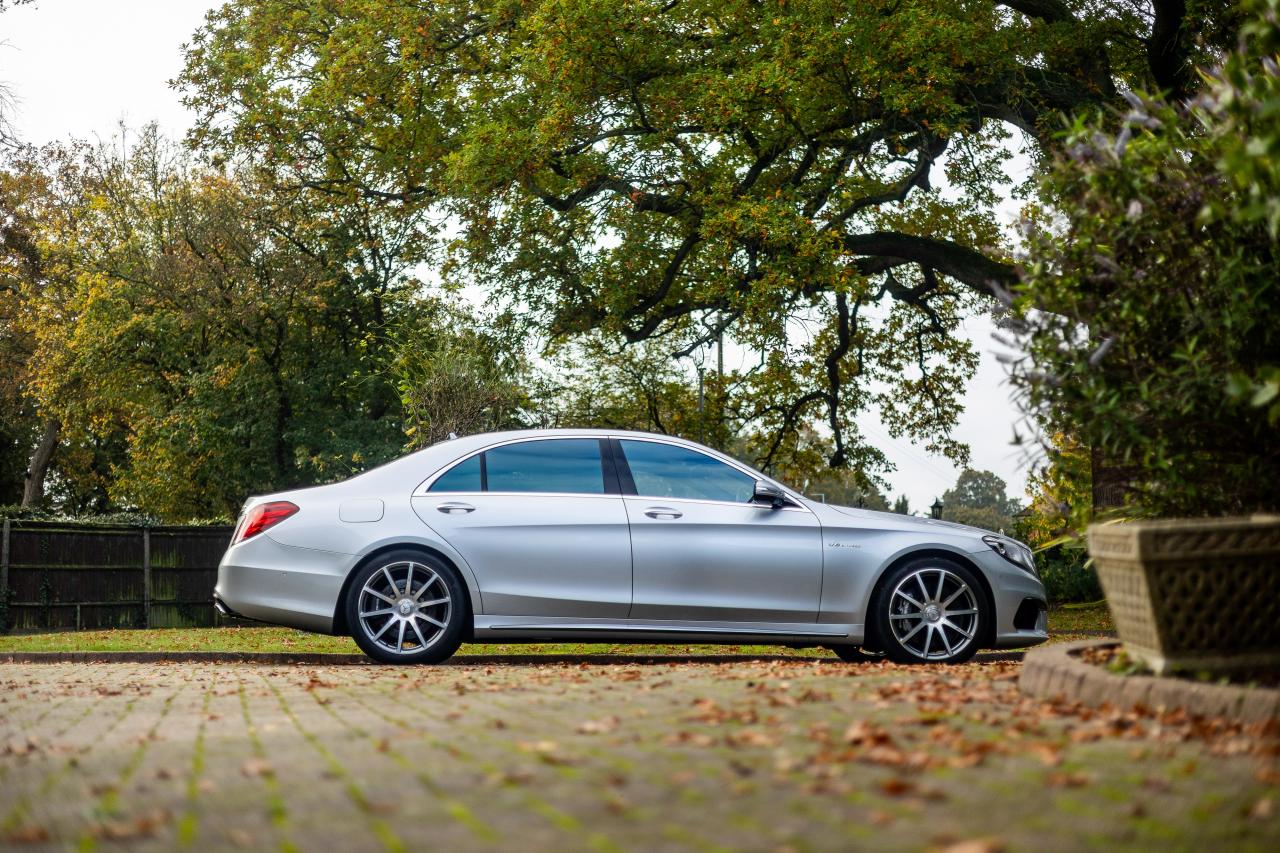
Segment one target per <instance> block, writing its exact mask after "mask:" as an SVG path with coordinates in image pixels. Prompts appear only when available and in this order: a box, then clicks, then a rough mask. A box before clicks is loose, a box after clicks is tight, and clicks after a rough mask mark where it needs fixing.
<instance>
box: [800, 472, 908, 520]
mask: <svg viewBox="0 0 1280 853" xmlns="http://www.w3.org/2000/svg"><path fill="white" fill-rule="evenodd" d="M790 482H791V483H792V484H793V485H795V486H796V487H797V488H800V490H801V491H802V492H803V493H804V494H806V495H807V496H809V497H811V498H815V499H816V498H817V497H818V495H822V496H823V497H822V500H823V501H824V502H825V503H829V504H836V505H837V506H852V507H859V508H861V509H874V510H879V511H881V512H888V511H889V501H888V499H887V498H885V496H884V493H883V492H881V491H880V490H879V489H878V488H876V487H875V486H874V485H871V484H868V483H867V482H866V481H865V480H864V479H863V478H861V477H859V476H858V473H857V472H854V471H837V470H832V469H827V470H825V471H819V472H818V473H816V474H815V475H814V476H812V477H811V478H810V479H809V480H808V481H807V482H806V481H790Z"/></svg>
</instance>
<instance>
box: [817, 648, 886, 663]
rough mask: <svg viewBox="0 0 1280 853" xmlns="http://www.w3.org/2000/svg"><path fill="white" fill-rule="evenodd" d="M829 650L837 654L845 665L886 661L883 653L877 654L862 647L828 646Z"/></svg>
mask: <svg viewBox="0 0 1280 853" xmlns="http://www.w3.org/2000/svg"><path fill="white" fill-rule="evenodd" d="M827 648H829V649H831V651H833V652H835V655H836V657H838V658H840V660H842V661H844V662H845V663H875V662H876V661H882V660H884V653H883V652H881V653H879V654H876V653H875V652H869V651H867V650H865V649H863V648H862V647H861V646H828V647H827Z"/></svg>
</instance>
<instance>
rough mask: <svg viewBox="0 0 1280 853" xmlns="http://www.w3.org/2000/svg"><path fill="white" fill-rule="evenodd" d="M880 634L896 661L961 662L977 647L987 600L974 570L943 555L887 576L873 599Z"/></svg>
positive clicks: (985, 615)
mask: <svg viewBox="0 0 1280 853" xmlns="http://www.w3.org/2000/svg"><path fill="white" fill-rule="evenodd" d="M873 607H874V609H875V611H874V618H875V623H876V628H877V634H878V636H879V638H880V640H881V642H882V643H883V644H884V649H885V653H886V654H887V655H888V656H889V658H890V659H892V660H894V661H897V662H898V663H924V662H929V663H960V662H961V661H966V660H968V659H969V658H971V657H973V655H974V653H975V652H977V651H978V645H979V642H980V638H981V635H982V631H983V630H984V629H985V628H986V621H985V620H986V619H987V618H988V616H987V612H986V611H987V605H986V600H985V598H984V597H983V594H982V590H981V588H980V587H979V586H978V580H977V578H975V577H974V575H973V572H971V571H970V570H969V569H967V568H965V567H964V566H961V565H959V564H958V563H953V562H951V561H950V560H945V559H941V558H932V557H931V558H927V559H922V560H915V561H913V562H911V563H908V564H906V565H904V566H900V567H899V568H897V569H895V570H894V571H893V572H891V573H890V574H889V576H888V577H886V578H885V580H884V582H883V583H882V584H881V586H880V591H879V593H878V594H877V595H876V598H875V602H874V603H873Z"/></svg>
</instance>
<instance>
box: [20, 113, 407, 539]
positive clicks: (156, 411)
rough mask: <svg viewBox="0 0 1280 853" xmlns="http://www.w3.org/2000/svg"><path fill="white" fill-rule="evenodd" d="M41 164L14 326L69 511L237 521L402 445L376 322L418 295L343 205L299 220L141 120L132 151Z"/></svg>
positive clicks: (82, 150) (399, 313) (63, 155)
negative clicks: (52, 430) (266, 499)
mask: <svg viewBox="0 0 1280 853" xmlns="http://www.w3.org/2000/svg"><path fill="white" fill-rule="evenodd" d="M44 163H45V165H46V166H48V168H46V169H45V174H46V175H48V176H50V177H49V179H48V180H49V183H48V186H49V191H48V192H47V193H44V194H43V195H42V196H41V198H42V199H44V201H43V205H44V206H43V208H42V209H41V211H39V212H40V214H41V215H40V216H37V217H33V218H32V221H33V222H35V223H36V224H37V225H38V228H39V233H38V235H37V237H38V240H37V242H38V244H39V246H40V247H41V250H42V255H41V259H42V262H43V266H42V269H41V271H40V274H39V275H38V276H29V277H27V279H25V280H23V281H22V282H20V285H21V288H22V290H21V296H22V300H23V304H24V305H25V306H27V308H26V313H25V315H24V319H23V322H22V323H21V324H20V328H21V331H22V332H23V333H24V334H25V335H26V336H27V338H28V339H29V340H30V342H31V344H30V357H29V359H28V360H27V363H26V373H27V376H28V377H29V381H28V382H27V383H26V385H25V387H24V394H25V395H26V396H27V398H28V399H30V400H32V401H33V404H34V406H35V408H36V409H37V410H38V411H39V412H40V414H41V417H42V418H44V419H45V420H46V422H50V423H55V424H57V425H58V426H59V429H58V431H57V435H56V438H55V444H56V445H57V449H56V455H55V456H54V459H55V462H56V465H55V474H56V477H55V486H56V490H57V491H58V499H59V501H60V503H62V504H63V506H64V507H66V508H69V509H72V510H77V509H82V508H85V507H88V508H95V509H102V508H106V506H108V505H114V506H122V507H125V508H138V509H141V510H143V511H146V512H151V513H155V514H157V515H160V516H162V517H165V518H168V519H182V518H190V517H193V516H194V517H217V516H222V517H227V516H233V515H234V514H235V511H236V509H237V508H238V506H239V505H240V503H241V502H242V501H243V499H244V496H245V495H247V494H251V493H254V492H262V491H272V490H276V489H280V488H286V487H294V486H301V485H307V484H310V483H316V482H323V481H325V480H329V479H334V478H337V477H342V476H347V475H349V474H351V473H353V472H354V471H356V470H359V469H361V468H363V467H365V466H366V465H368V464H371V463H372V464H376V463H377V462H380V461H382V460H385V459H388V458H390V457H392V456H394V455H396V454H397V453H398V452H399V451H400V450H401V448H402V447H403V443H404V434H403V432H402V429H401V427H402V419H401V409H400V400H399V396H398V394H397V392H396V389H395V387H394V386H393V384H392V382H391V378H390V373H389V371H390V362H391V359H392V350H391V347H390V340H389V337H388V334H387V329H388V328H389V327H394V326H395V325H396V324H398V323H400V322H404V321H407V320H408V319H409V318H412V317H413V316H414V315H415V313H416V312H418V311H420V310H422V309H423V306H424V305H425V304H426V303H422V302H421V301H419V300H418V299H417V298H416V294H415V292H414V291H415V290H416V284H415V283H414V282H412V281H411V280H407V279H404V278H403V277H401V276H399V275H398V273H397V272H396V270H395V268H394V267H389V266H387V265H386V264H385V263H383V262H382V260H380V259H379V257H378V250H379V248H380V245H381V244H378V243H372V244H371V243H369V242H367V241H366V236H365V235H366V234H367V233H368V227H367V226H368V223H367V222H364V221H361V220H360V219H359V218H357V217H355V216H354V211H353V210H351V209H348V210H347V211H346V212H347V214H348V216H349V217H350V218H348V219H345V220H342V219H332V218H324V217H310V216H308V215H306V214H305V213H304V212H302V211H300V210H299V209H297V208H296V207H290V206H289V205H288V200H287V199H286V200H283V201H282V200H281V199H280V198H278V197H276V196H273V195H271V194H269V193H265V192H262V191H261V190H260V188H259V187H258V186H256V185H254V184H253V183H252V182H251V181H249V180H247V179H246V178H245V176H243V175H240V174H237V173H235V172H228V173H217V172H210V171H206V170H203V169H201V168H199V167H197V166H196V165H195V164H193V163H192V162H190V160H189V159H188V158H187V155H186V154H185V153H184V152H182V151H181V150H179V149H175V148H174V147H173V146H171V145H169V144H168V143H166V142H165V141H164V140H163V139H162V138H161V137H160V136H159V135H158V134H157V133H156V131H155V130H154V128H150V129H148V130H146V131H145V132H144V133H142V134H140V139H139V141H138V142H137V144H135V145H134V146H133V149H132V152H131V154H130V157H129V159H128V160H123V159H121V158H120V157H119V155H117V154H115V153H112V151H110V150H107V149H93V148H86V147H77V148H74V149H56V150H52V151H50V152H48V153H47V155H46V157H45V160H44ZM37 165H39V164H37ZM320 234H323V237H322V238H321V237H320V236H318V235H320Z"/></svg>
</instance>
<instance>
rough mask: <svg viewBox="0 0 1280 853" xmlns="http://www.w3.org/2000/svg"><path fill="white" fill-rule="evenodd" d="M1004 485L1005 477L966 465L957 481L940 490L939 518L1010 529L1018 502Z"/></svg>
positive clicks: (984, 526) (990, 527) (996, 528)
mask: <svg viewBox="0 0 1280 853" xmlns="http://www.w3.org/2000/svg"><path fill="white" fill-rule="evenodd" d="M1005 488H1006V487H1005V482H1004V480H1002V479H1001V478H999V477H997V476H996V475H995V474H993V473H992V472H990V471H975V470H973V469H972V468H966V469H965V470H963V471H961V472H960V476H959V478H957V479H956V484H955V485H954V486H953V487H951V488H950V489H947V491H945V492H943V493H942V499H941V500H942V517H943V518H944V519H946V520H947V521H955V522H959V523H960V524H970V525H973V526H974V527H982V528H986V529H987V530H1011V529H1012V528H1013V515H1014V513H1016V512H1017V511H1018V509H1019V504H1018V501H1017V500H1014V499H1011V498H1010V497H1009V496H1008V495H1007V494H1006V492H1005Z"/></svg>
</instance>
